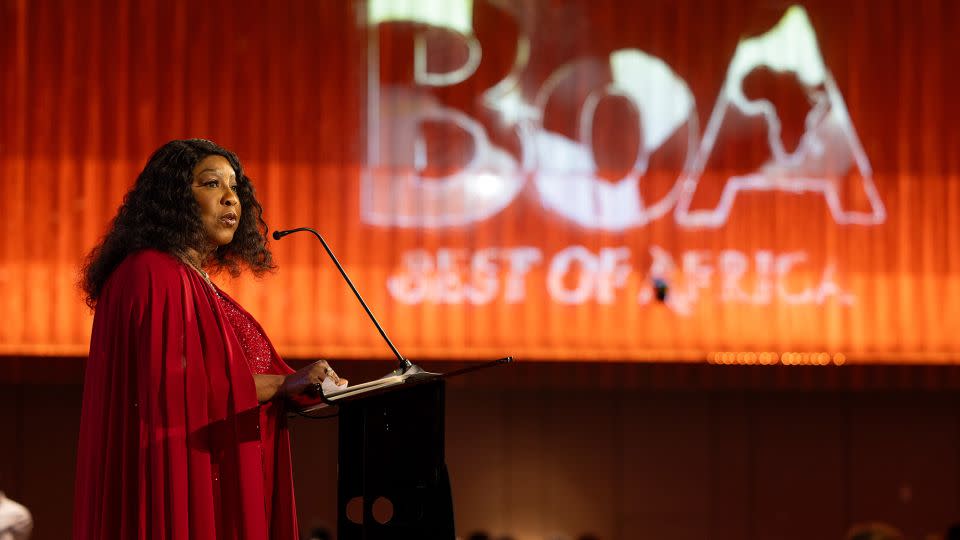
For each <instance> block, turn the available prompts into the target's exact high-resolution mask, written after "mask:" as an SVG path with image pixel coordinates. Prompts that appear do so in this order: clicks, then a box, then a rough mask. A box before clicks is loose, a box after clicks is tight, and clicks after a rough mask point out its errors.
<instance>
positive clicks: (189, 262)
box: [180, 256, 217, 292]
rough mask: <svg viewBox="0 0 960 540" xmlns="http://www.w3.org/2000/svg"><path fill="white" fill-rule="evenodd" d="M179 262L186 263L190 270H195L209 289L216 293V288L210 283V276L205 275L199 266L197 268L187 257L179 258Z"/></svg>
mask: <svg viewBox="0 0 960 540" xmlns="http://www.w3.org/2000/svg"><path fill="white" fill-rule="evenodd" d="M180 260H181V261H183V262H185V263H187V264H188V265H190V267H191V268H193V269H194V270H196V271H197V273H198V274H200V277H202V278H203V280H204V281H206V282H207V285H209V286H210V288H211V289H213V292H217V288H216V287H214V286H213V281H210V275H209V274H207V273H206V271H204V269H203V268H200V267H199V266H197V265H196V264H195V263H194V262H193V261H191V260H190V259H188V258H187V257H184V256H181V257H180Z"/></svg>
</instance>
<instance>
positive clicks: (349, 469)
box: [337, 373, 456, 540]
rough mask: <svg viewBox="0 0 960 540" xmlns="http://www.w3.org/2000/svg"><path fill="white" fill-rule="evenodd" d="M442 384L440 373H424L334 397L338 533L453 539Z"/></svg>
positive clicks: (344, 539) (373, 539) (348, 537)
mask: <svg viewBox="0 0 960 540" xmlns="http://www.w3.org/2000/svg"><path fill="white" fill-rule="evenodd" d="M445 387H446V383H445V381H444V379H443V378H442V377H439V376H434V375H428V374H425V373H424V374H420V375H418V376H416V378H411V379H407V380H406V381H405V382H403V383H402V384H399V385H396V386H390V387H387V388H382V389H379V390H374V391H370V392H366V393H363V394H359V395H356V396H354V397H352V398H344V399H342V400H338V401H337V405H339V407H340V450H339V460H338V461H339V473H338V476H339V478H338V485H337V535H338V538H340V539H341V540H354V539H356V540H361V539H362V540H379V539H390V540H397V539H406V538H409V539H411V540H413V539H419V540H434V539H435V540H453V539H454V538H455V536H456V535H455V532H454V526H453V500H452V498H451V495H450V479H449V477H448V475H447V466H446V460H445V457H444V390H445ZM375 507H376V510H377V511H375ZM391 510H392V511H391ZM385 518H389V519H385Z"/></svg>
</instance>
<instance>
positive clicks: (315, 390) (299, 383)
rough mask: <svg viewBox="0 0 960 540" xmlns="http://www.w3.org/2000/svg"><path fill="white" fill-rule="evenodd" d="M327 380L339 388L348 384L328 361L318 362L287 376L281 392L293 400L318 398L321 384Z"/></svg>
mask: <svg viewBox="0 0 960 540" xmlns="http://www.w3.org/2000/svg"><path fill="white" fill-rule="evenodd" d="M327 378H330V379H331V380H332V381H333V382H334V383H336V384H337V386H346V384H347V380H346V379H341V378H340V377H339V376H338V375H337V373H336V372H335V371H333V368H332V367H330V364H328V363H327V361H326V360H317V361H316V362H314V363H312V364H309V365H307V366H305V367H302V368H300V369H298V370H297V371H296V372H294V373H291V374H290V375H287V376H286V378H285V379H284V380H283V385H281V387H280V392H281V394H282V395H284V396H286V397H287V398H290V399H293V400H296V399H297V398H300V397H303V396H307V397H311V398H316V397H319V396H320V384H321V383H323V381H324V379H327Z"/></svg>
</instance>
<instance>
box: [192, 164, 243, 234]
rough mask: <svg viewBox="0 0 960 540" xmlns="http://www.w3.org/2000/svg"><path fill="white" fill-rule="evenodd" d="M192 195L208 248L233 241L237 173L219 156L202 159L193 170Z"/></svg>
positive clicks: (237, 221)
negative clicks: (198, 207) (198, 210)
mask: <svg viewBox="0 0 960 540" xmlns="http://www.w3.org/2000/svg"><path fill="white" fill-rule="evenodd" d="M191 187H192V189H193V196H194V198H195V199H196V200H197V204H198V205H200V221H201V223H203V232H204V235H205V236H206V238H207V242H208V243H209V244H208V247H210V248H211V249H216V248H218V247H220V246H225V245H227V244H229V243H230V241H231V240H233V233H235V232H236V231H237V225H239V224H240V198H239V197H238V196H237V174H236V172H235V171H234V170H233V167H231V166H230V162H229V161H227V159H226V158H225V157H223V156H217V155H211V156H207V157H205V158H203V160H201V161H200V163H198V164H197V166H196V167H194V169H193V185H192V186H191Z"/></svg>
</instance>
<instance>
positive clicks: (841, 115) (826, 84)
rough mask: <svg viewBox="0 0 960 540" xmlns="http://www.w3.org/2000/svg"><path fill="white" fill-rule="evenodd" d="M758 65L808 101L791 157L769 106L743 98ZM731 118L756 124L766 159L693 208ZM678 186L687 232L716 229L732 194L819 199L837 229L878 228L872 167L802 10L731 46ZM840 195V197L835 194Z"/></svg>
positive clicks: (880, 212)
mask: <svg viewBox="0 0 960 540" xmlns="http://www.w3.org/2000/svg"><path fill="white" fill-rule="evenodd" d="M764 68H765V69H769V70H773V71H775V72H778V73H788V74H790V75H792V76H793V80H794V81H796V84H797V85H799V86H800V87H801V88H800V90H801V91H802V93H803V94H804V96H805V97H806V100H807V101H808V102H809V103H810V109H809V112H808V113H807V114H806V118H805V119H804V130H803V133H802V135H801V137H800V140H799V144H797V147H796V149H795V150H794V151H792V152H788V151H787V149H786V148H785V145H784V141H783V137H782V121H781V117H780V114H779V112H778V110H777V108H776V107H775V106H774V104H773V103H772V102H771V101H770V100H768V99H765V98H754V99H751V98H748V97H747V96H746V95H745V94H744V81H745V79H747V77H748V76H749V75H750V74H752V73H755V72H756V71H757V70H759V69H764ZM732 116H740V117H741V119H748V120H758V121H759V122H760V123H761V124H762V128H763V129H764V130H765V131H766V146H767V147H766V151H767V159H766V160H765V161H764V163H763V164H762V165H761V166H760V167H759V168H757V169H755V170H752V171H749V172H746V173H745V174H740V175H734V176H730V177H729V178H727V179H726V181H725V182H724V185H723V188H722V194H721V196H720V200H719V202H718V204H717V205H716V206H715V207H714V208H710V209H703V210H691V208H690V203H691V201H692V199H693V197H694V196H695V194H696V192H697V189H698V187H699V186H698V185H699V184H700V182H701V176H702V174H703V171H704V170H705V169H707V168H708V166H709V163H710V160H711V157H712V156H713V155H714V151H715V150H716V146H717V143H718V140H722V139H723V135H724V133H725V132H728V131H730V130H735V129H737V127H736V124H737V122H727V121H726V120H727V119H728V118H730V117H732ZM682 185H683V191H682V194H681V197H680V203H679V205H678V207H677V211H676V220H677V223H679V224H680V225H682V226H686V227H719V226H721V225H723V224H724V223H726V221H727V218H728V217H729V216H730V210H731V208H732V207H733V203H734V200H735V199H736V197H737V193H739V192H742V191H763V190H780V191H786V192H792V193H798V192H813V193H817V194H820V195H822V196H823V197H824V199H825V201H826V204H827V207H828V208H829V209H830V213H831V215H832V216H833V219H834V221H836V222H837V223H840V224H859V225H875V224H879V223H883V221H884V220H885V218H886V211H885V209H884V206H883V202H882V201H881V200H880V196H879V195H878V194H877V190H876V186H875V185H874V183H873V179H872V172H871V169H870V162H869V161H868V160H867V156H866V154H865V153H864V151H863V148H862V147H861V145H860V140H859V139H858V138H857V133H856V130H855V129H854V127H853V123H852V122H851V121H850V116H849V115H848V114H847V108H846V105H845V103H844V101H843V96H842V95H841V94H840V91H839V90H838V89H837V85H836V83H835V82H834V80H833V77H832V75H831V74H830V72H829V70H827V68H826V66H825V65H824V63H823V56H822V55H821V54H820V49H819V47H818V46H817V41H816V36H815V35H814V32H813V28H812V27H811V25H810V21H809V19H808V18H807V14H806V12H804V10H803V9H802V8H800V7H797V6H794V7H791V8H790V9H789V10H787V13H786V14H785V15H784V17H783V18H782V19H781V20H780V22H779V23H778V24H777V25H776V26H775V27H774V28H773V29H771V30H770V31H769V32H767V33H766V34H764V35H762V36H759V37H755V38H751V39H746V40H744V41H742V42H740V44H739V45H738V46H737V49H736V52H735V53H734V55H733V60H732V61H731V62H730V67H729V69H728V70H727V78H726V80H725V82H724V84H723V88H722V89H721V90H720V96H719V98H718V99H717V103H716V105H715V106H714V109H713V114H712V115H711V116H710V121H709V123H708V124H707V129H706V132H705V133H704V136H703V142H702V144H701V146H700V150H699V151H698V152H697V157H696V159H695V160H694V165H693V167H692V168H691V169H690V170H689V171H687V173H686V174H685V175H684V179H683V182H682ZM843 193H845V194H846V197H842V196H841V194H843ZM842 199H846V200H848V201H849V200H860V201H864V202H865V203H866V204H865V205H866V206H867V207H868V208H869V210H867V211H857V210H853V209H851V208H848V207H847V206H845V204H844V202H842Z"/></svg>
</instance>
